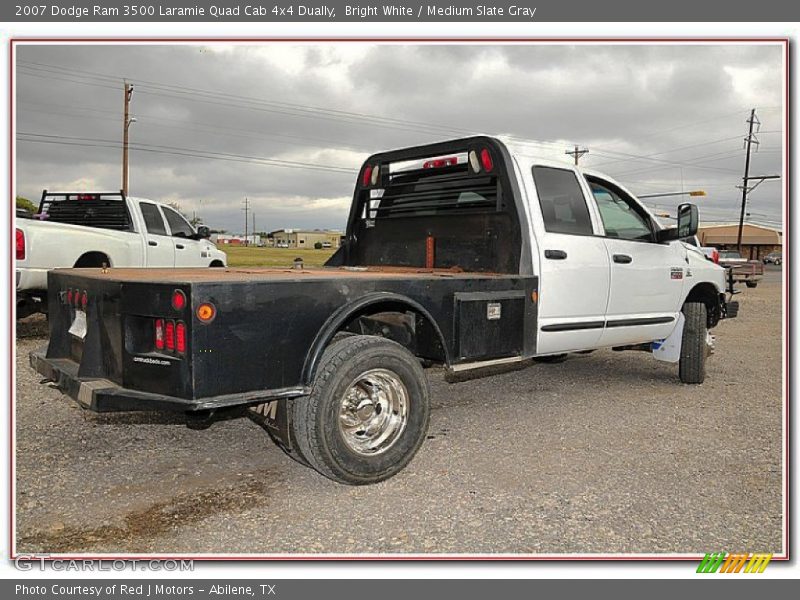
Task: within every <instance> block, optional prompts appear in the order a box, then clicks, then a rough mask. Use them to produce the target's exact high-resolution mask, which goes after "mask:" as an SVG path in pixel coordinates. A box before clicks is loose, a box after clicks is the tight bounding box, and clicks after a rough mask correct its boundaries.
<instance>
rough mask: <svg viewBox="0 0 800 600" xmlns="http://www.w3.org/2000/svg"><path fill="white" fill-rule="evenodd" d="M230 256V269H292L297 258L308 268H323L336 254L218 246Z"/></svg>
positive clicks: (308, 250) (319, 251)
mask: <svg viewBox="0 0 800 600" xmlns="http://www.w3.org/2000/svg"><path fill="white" fill-rule="evenodd" d="M218 248H219V249H220V250H222V251H223V252H224V253H225V254H227V255H228V266H229V267H291V266H292V263H293V262H294V259H295V258H298V257H299V258H302V259H303V264H304V265H305V266H307V267H321V266H322V265H323V263H324V262H325V261H326V260H328V259H329V258H330V257H331V255H333V253H334V251H335V250H334V249H332V248H323V249H322V250H315V249H314V248H302V249H300V250H297V249H294V248H258V247H254V246H240V247H237V246H225V245H223V244H220V245H219V246H218Z"/></svg>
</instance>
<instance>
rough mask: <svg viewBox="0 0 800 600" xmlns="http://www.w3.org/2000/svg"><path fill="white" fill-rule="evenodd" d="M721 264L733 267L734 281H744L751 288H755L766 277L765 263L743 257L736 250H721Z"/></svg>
mask: <svg viewBox="0 0 800 600" xmlns="http://www.w3.org/2000/svg"><path fill="white" fill-rule="evenodd" d="M719 264H720V265H721V266H723V267H726V268H729V269H731V271H732V272H733V281H734V282H740V281H742V282H744V284H745V285H746V286H747V287H749V288H754V287H756V286H757V285H758V282H759V281H761V280H762V279H763V278H764V265H762V264H761V261H759V260H748V259H746V258H743V257H742V255H741V254H739V252H737V251H736V250H720V251H719Z"/></svg>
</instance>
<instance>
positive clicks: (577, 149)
mask: <svg viewBox="0 0 800 600" xmlns="http://www.w3.org/2000/svg"><path fill="white" fill-rule="evenodd" d="M564 154H569V155H570V156H574V157H575V166H577V165H578V159H579V158H580V157H581V156H583V155H584V154H589V149H588V148H581V147H580V146H578V145H575V149H574V150H567V151H566V152H564Z"/></svg>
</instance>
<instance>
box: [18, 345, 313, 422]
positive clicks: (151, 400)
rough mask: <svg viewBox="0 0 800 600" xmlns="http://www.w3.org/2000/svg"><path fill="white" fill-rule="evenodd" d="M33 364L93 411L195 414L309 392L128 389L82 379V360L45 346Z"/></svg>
mask: <svg viewBox="0 0 800 600" xmlns="http://www.w3.org/2000/svg"><path fill="white" fill-rule="evenodd" d="M30 364H31V367H33V368H34V369H35V370H36V372H38V373H39V374H41V375H43V376H44V377H46V378H47V379H48V380H50V381H52V382H53V384H54V385H55V386H56V387H58V389H59V390H61V392H62V393H64V394H66V395H67V396H69V397H70V398H72V399H73V400H75V401H76V402H77V403H78V404H80V405H81V406H82V407H83V408H86V409H88V410H91V411H93V412H130V411H155V412H190V413H191V412H197V411H207V410H216V409H221V408H230V407H233V406H244V405H248V404H256V403H258V402H264V401H267V400H275V399H277V398H294V397H297V396H303V395H306V394H308V393H309V390H307V389H305V388H286V389H279V390H263V391H258V392H247V393H243V394H226V395H222V396H212V397H209V398H199V399H187V398H178V397H175V396H166V395H163V394H153V393H150V392H139V391H136V390H131V389H127V388H124V387H122V386H120V385H117V384H116V383H114V382H113V381H109V380H108V379H98V378H86V379H81V378H80V377H78V363H76V362H75V361H72V360H69V359H64V358H47V357H46V356H45V349H41V350H34V351H33V352H31V354H30Z"/></svg>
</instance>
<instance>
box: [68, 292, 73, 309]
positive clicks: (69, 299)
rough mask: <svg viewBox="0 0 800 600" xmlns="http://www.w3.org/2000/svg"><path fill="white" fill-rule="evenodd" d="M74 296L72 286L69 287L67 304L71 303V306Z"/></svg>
mask: <svg viewBox="0 0 800 600" xmlns="http://www.w3.org/2000/svg"><path fill="white" fill-rule="evenodd" d="M72 298H73V295H72V288H69V289H68V290H67V304H69V305H70V306H72Z"/></svg>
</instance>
